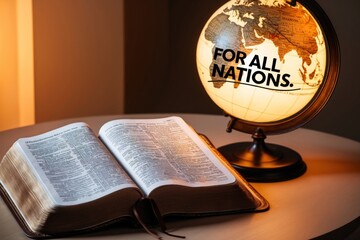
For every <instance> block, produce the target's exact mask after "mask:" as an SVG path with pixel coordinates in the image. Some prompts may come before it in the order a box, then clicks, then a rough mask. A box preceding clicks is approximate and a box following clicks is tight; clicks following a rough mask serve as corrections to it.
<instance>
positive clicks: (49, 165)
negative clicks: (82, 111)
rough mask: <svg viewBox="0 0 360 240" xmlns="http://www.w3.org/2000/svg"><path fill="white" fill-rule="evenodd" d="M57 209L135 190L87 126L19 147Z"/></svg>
mask: <svg viewBox="0 0 360 240" xmlns="http://www.w3.org/2000/svg"><path fill="white" fill-rule="evenodd" d="M15 144H16V145H17V146H16V147H17V148H18V149H19V150H20V151H22V152H23V154H24V156H27V157H26V160H27V161H28V163H29V165H30V167H31V168H32V169H33V170H34V173H35V174H36V175H37V177H38V178H39V180H40V182H41V183H42V184H43V185H44V188H45V189H46V190H47V191H48V192H49V193H50V194H51V195H50V196H51V197H52V199H53V200H54V202H55V203H56V204H57V205H72V204H80V203H84V202H87V201H91V200H94V199H97V198H100V197H102V196H104V195H106V194H109V193H111V192H114V191H117V190H120V189H123V188H128V187H134V188H136V185H135V183H134V182H133V181H132V180H131V179H130V177H129V176H128V175H127V174H126V172H125V171H124V170H123V169H122V168H121V167H120V166H119V164H118V163H117V162H116V160H115V159H114V158H113V156H112V155H111V154H110V153H109V152H108V150H107V149H106V147H105V146H104V145H103V144H102V143H101V141H100V140H99V139H98V138H97V137H96V135H95V134H94V133H93V132H92V130H91V129H90V128H89V127H88V126H87V125H86V124H85V123H73V124H70V125H67V126H64V127H62V128H59V129H56V130H53V131H51V132H48V133H44V134H41V135H38V136H35V137H29V138H22V139H19V140H18V141H17V142H16V143H15Z"/></svg>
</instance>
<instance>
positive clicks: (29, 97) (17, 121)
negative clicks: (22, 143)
mask: <svg viewBox="0 0 360 240" xmlns="http://www.w3.org/2000/svg"><path fill="white" fill-rule="evenodd" d="M32 40H33V38H32V0H15V1H14V0H1V1H0V130H4V129H9V128H14V127H18V126H24V125H29V124H33V123H34V121H35V120H34V114H35V112H34V76H33V75H34V74H33V41H32Z"/></svg>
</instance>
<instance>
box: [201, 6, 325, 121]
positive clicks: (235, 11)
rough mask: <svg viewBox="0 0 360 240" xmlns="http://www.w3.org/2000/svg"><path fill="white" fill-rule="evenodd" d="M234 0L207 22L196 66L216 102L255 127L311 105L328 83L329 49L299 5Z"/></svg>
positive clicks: (313, 23)
mask: <svg viewBox="0 0 360 240" xmlns="http://www.w3.org/2000/svg"><path fill="white" fill-rule="evenodd" d="M247 2H249V1H244V0H243V1H238V0H237V1H235V0H234V1H230V2H228V3H226V4H225V5H224V6H223V7H221V8H220V9H219V10H218V11H216V12H215V13H214V14H213V15H212V17H211V18H210V19H209V21H208V22H207V23H206V25H205V27H204V29H203V31H202V33H201V35H200V38H199V42H198V47H197V57H196V58H197V67H198V72H199V75H200V79H201V82H202V84H203V86H204V88H205V90H206V92H207V93H208V95H209V96H210V97H211V99H212V100H213V101H214V102H215V103H216V104H217V105H218V106H219V107H220V108H221V109H223V110H224V111H225V112H227V113H228V114H230V115H232V116H234V117H236V118H239V119H242V120H245V121H250V122H255V123H256V122H257V123H267V122H275V121H280V120H282V119H286V118H288V117H290V116H292V115H294V114H296V113H297V112H299V111H300V110H302V109H303V108H305V107H306V106H307V104H309V102H310V101H311V100H312V99H313V98H314V97H315V96H316V94H317V92H318V90H319V87H320V86H321V84H322V82H323V78H324V76H325V70H326V64H327V63H326V59H327V53H326V45H325V41H324V36H323V34H322V31H321V28H320V26H319V24H318V23H317V21H316V20H315V19H314V18H313V17H312V15H311V14H310V13H309V12H308V10H307V9H305V8H304V7H303V6H302V5H301V4H300V3H298V4H297V5H296V6H295V7H293V6H290V5H289V4H288V3H286V1H285V0H283V1H266V3H262V2H263V1H259V2H252V3H250V4H249V3H247Z"/></svg>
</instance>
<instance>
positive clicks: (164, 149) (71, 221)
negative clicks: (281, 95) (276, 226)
mask: <svg viewBox="0 0 360 240" xmlns="http://www.w3.org/2000/svg"><path fill="white" fill-rule="evenodd" d="M0 185H1V193H2V197H3V199H4V201H5V202H6V203H7V205H8V206H9V208H10V209H11V210H12V212H13V214H14V215H15V217H16V218H17V220H18V222H19V223H20V225H21V226H22V227H23V229H24V231H25V233H26V234H27V235H28V236H30V237H35V238H36V237H51V236H61V235H66V234H73V233H78V232H82V231H87V230H91V229H98V228H99V227H101V226H104V225H107V224H110V223H113V222H114V221H118V220H121V219H125V218H129V219H134V220H135V221H136V220H138V218H143V217H144V218H146V216H141V214H143V213H146V212H151V211H153V210H151V209H150V210H149V211H136V206H137V205H138V204H137V203H139V202H141V201H142V200H146V199H151V202H153V203H155V204H156V211H157V212H158V213H159V215H160V216H161V217H166V216H170V215H177V214H178V215H182V216H184V215H185V216H202V215H211V214H214V215H216V214H227V213H237V212H255V211H264V210H266V209H268V207H269V205H268V202H267V201H266V200H265V199H264V198H263V197H262V196H261V195H260V194H259V193H258V192H256V190H254V189H253V188H252V187H251V185H249V184H248V183H247V182H246V181H245V180H244V179H243V178H242V177H241V176H240V175H239V174H238V173H237V172H236V171H235V170H234V169H233V168H232V167H231V166H230V165H229V164H228V163H227V162H226V160H224V159H223V158H222V156H221V155H220V154H219V153H218V152H217V151H216V149H215V148H214V147H213V146H212V145H211V143H210V142H209V141H208V140H207V139H206V137H204V136H203V135H199V134H197V133H196V132H195V131H194V129H193V128H192V127H190V126H189V125H188V124H186V123H185V121H184V120H182V119H181V118H179V117H168V118H159V119H119V120H113V121H110V122H107V123H106V124H104V125H103V126H102V127H101V128H100V131H99V133H94V132H93V131H92V130H91V128H90V127H89V126H88V125H87V124H86V123H82V122H79V123H73V124H69V125H66V126H64V127H61V128H58V129H55V130H52V131H50V132H47V133H43V134H41V135H37V136H33V137H27V138H21V139H18V140H17V141H16V142H15V143H14V144H13V146H12V147H11V148H10V149H9V151H8V152H7V153H6V155H5V156H4V157H3V158H2V160H1V162H0ZM142 206H146V205H142ZM134 210H135V211H134ZM134 212H135V213H137V214H134ZM138 214H140V216H134V215H138Z"/></svg>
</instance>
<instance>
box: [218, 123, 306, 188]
mask: <svg viewBox="0 0 360 240" xmlns="http://www.w3.org/2000/svg"><path fill="white" fill-rule="evenodd" d="M252 138H253V142H243V143H233V144H229V145H226V146H222V147H220V148H218V150H219V151H220V153H222V154H223V156H224V157H225V158H226V159H227V160H228V161H229V162H230V163H231V165H232V166H233V167H234V168H235V169H236V170H237V171H238V172H240V173H241V175H242V176H243V177H244V178H245V179H246V180H248V181H250V182H278V181H285V180H290V179H293V178H296V177H299V176H301V175H302V174H303V173H305V171H306V164H305V163H304V162H303V160H302V158H301V156H300V155H299V154H298V153H297V152H295V151H294V150H292V149H290V148H287V147H284V146H280V145H276V144H265V141H264V140H265V138H266V136H265V134H264V132H263V130H262V129H261V128H257V129H256V132H255V133H254V134H253V135H252Z"/></svg>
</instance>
